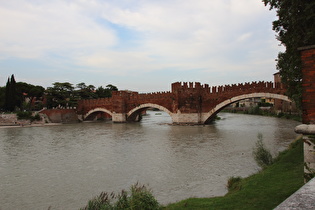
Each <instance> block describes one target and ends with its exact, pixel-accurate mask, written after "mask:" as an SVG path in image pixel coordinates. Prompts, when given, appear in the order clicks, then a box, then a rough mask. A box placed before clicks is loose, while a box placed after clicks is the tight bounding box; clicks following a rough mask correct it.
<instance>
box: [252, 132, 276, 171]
mask: <svg viewBox="0 0 315 210" xmlns="http://www.w3.org/2000/svg"><path fill="white" fill-rule="evenodd" d="M257 138H258V141H257V142H256V146H255V148H254V149H253V156H254V159H255V161H256V162H257V164H258V165H259V166H260V167H262V168H265V167H267V166H268V165H271V164H272V163H273V159H272V155H271V153H270V151H269V150H268V149H267V148H266V147H265V145H264V143H263V136H262V134H261V133H259V134H258V135H257Z"/></svg>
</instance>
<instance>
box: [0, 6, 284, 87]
mask: <svg viewBox="0 0 315 210" xmlns="http://www.w3.org/2000/svg"><path fill="white" fill-rule="evenodd" d="M275 19H276V16H275V12H274V11H269V9H268V7H265V6H264V4H263V3H262V1H261V0H49V1H42V0H10V1H9V0H0V86H5V84H6V81H7V78H8V77H9V76H10V75H11V74H14V75H15V79H16V81H18V82H20V81H22V82H27V83H31V84H34V85H42V86H44V87H51V86H52V83H54V82H70V83H72V84H74V86H75V85H76V84H78V83H80V82H85V83H86V84H87V85H94V86H96V87H99V86H103V87H105V86H106V85H107V84H113V85H115V86H117V87H118V88H119V89H120V90H124V89H129V90H134V91H139V92H155V91H168V90H170V86H171V83H172V82H177V81H192V82H194V81H197V82H201V83H207V84H209V85H210V86H213V85H224V84H232V83H241V82H250V81H262V80H264V81H271V80H273V73H275V72H276V68H275V64H276V63H275V58H276V57H277V54H278V52H279V51H281V50H282V47H280V46H279V42H278V41H277V40H276V39H275V33H274V32H273V31H272V21H273V20H275Z"/></svg>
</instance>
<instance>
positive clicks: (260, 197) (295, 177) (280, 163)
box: [164, 139, 304, 210]
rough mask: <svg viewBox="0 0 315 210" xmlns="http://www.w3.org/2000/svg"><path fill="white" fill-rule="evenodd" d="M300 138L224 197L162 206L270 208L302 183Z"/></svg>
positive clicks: (186, 207) (184, 201) (301, 146)
mask: <svg viewBox="0 0 315 210" xmlns="http://www.w3.org/2000/svg"><path fill="white" fill-rule="evenodd" d="M303 161H304V157H303V141H302V140H301V139H299V140H297V141H296V142H294V143H292V144H291V146H290V148H289V149H288V150H286V151H284V152H282V153H280V154H279V156H278V158H277V159H276V160H275V162H274V163H273V164H272V165H270V166H268V167H267V168H266V169H264V170H262V171H261V172H259V173H257V174H254V175H252V176H250V177H247V178H244V179H242V180H241V181H240V183H239V184H240V185H239V187H237V188H236V190H234V191H230V192H229V193H227V194H226V195H225V196H223V197H214V198H189V199H187V200H183V201H180V202H178V203H174V204H170V205H168V206H166V207H164V209H166V210H168V209H273V208H275V207H276V206H277V205H279V204H280V203H281V202H282V201H284V200H285V199H286V198H288V197H289V196H290V195H292V194H293V193H294V192H295V191H296V190H298V189H299V188H300V187H302V186H303V184H304V178H303Z"/></svg>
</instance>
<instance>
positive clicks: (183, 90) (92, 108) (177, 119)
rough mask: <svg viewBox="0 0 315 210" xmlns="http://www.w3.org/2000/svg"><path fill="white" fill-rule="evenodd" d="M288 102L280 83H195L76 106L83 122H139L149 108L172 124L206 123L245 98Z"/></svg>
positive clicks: (126, 93)
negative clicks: (99, 118) (101, 118)
mask: <svg viewBox="0 0 315 210" xmlns="http://www.w3.org/2000/svg"><path fill="white" fill-rule="evenodd" d="M254 97H266V98H274V99H280V100H284V101H289V102H291V100H290V99H289V98H288V97H287V96H286V95H285V89H284V88H283V87H282V85H281V84H280V83H273V82H252V83H245V84H235V85H225V86H214V87H209V85H208V84H204V85H201V84H200V83H198V82H196V83H193V82H189V83H186V82H184V83H180V82H176V83H173V84H172V89H171V91H169V92H157V93H138V92H132V91H114V92H113V94H112V97H111V98H99V99H87V100H81V101H79V103H78V107H77V114H78V115H79V117H80V118H81V119H82V120H86V119H88V118H89V117H91V116H96V115H97V114H98V115H100V114H102V115H103V116H107V117H108V118H111V119H112V121H113V122H128V121H138V120H139V119H140V118H139V116H140V115H141V113H142V112H143V111H144V110H146V109H148V108H157V109H159V110H162V111H165V112H166V113H168V114H169V115H170V116H171V118H172V121H173V123H175V124H186V123H188V124H206V123H208V122H210V121H211V119H212V118H213V117H214V116H215V115H216V114H217V113H218V112H220V111H221V110H222V109H223V108H225V107H226V106H228V105H230V104H232V103H234V102H237V101H240V100H243V99H247V98H254Z"/></svg>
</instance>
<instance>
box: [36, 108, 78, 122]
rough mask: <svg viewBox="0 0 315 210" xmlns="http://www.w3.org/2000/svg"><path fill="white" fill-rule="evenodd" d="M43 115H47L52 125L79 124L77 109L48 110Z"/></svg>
mask: <svg viewBox="0 0 315 210" xmlns="http://www.w3.org/2000/svg"><path fill="white" fill-rule="evenodd" d="M41 113H42V114H46V115H47V117H48V118H49V120H50V121H51V122H52V123H70V122H78V116H77V114H76V110H75V109H46V110H43V111H41Z"/></svg>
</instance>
